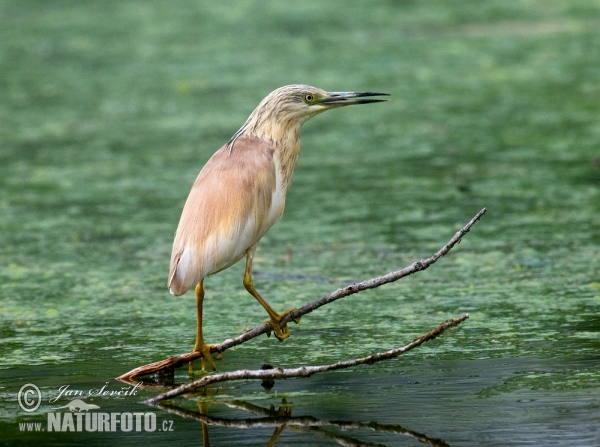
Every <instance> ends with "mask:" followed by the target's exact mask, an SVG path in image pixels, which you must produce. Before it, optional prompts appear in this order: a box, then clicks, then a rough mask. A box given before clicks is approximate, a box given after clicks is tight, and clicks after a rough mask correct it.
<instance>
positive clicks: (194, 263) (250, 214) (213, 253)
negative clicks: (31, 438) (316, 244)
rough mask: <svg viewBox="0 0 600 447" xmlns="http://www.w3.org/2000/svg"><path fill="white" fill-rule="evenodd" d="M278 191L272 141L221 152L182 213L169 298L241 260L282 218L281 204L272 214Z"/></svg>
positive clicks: (251, 140) (239, 143) (245, 142)
mask: <svg viewBox="0 0 600 447" xmlns="http://www.w3.org/2000/svg"><path fill="white" fill-rule="evenodd" d="M276 190H277V175H276V171H275V165H274V161H273V145H272V143H271V142H269V141H265V140H262V139H259V138H255V137H246V136H242V137H239V138H238V139H237V140H236V142H235V145H234V147H233V148H232V149H231V150H229V148H228V146H223V147H222V148H221V149H219V150H218V151H217V152H216V153H215V154H214V155H213V156H212V157H211V158H210V159H209V160H208V162H207V163H206V165H205V166H204V168H202V171H200V174H199V175H198V177H197V178H196V181H195V182H194V185H193V186H192V190H191V191H190V195H189V196H188V198H187V201H186V203H185V206H184V208H183V212H182V214H181V219H180V221H179V226H178V228H177V232H176V234H175V241H174V243H173V251H172V254H171V269H170V273H169V281H168V286H169V288H170V290H171V293H173V294H174V295H181V294H183V293H185V292H186V291H187V290H189V288H190V287H191V286H193V285H194V284H195V283H196V282H198V281H199V280H201V279H202V278H204V277H205V276H207V275H209V274H211V273H215V272H217V271H219V270H222V269H224V268H227V267H228V266H230V265H232V264H234V263H235V262H237V261H238V260H239V259H241V258H242V257H243V256H244V254H245V252H246V250H247V249H248V248H249V247H250V246H251V245H253V244H255V243H256V242H258V240H259V239H260V238H261V237H262V236H263V235H264V234H265V233H266V232H267V230H268V229H269V228H270V227H271V226H272V225H273V224H274V223H275V221H276V220H277V219H278V218H279V217H280V216H281V213H282V212H283V203H281V204H277V206H280V207H281V210H275V212H274V211H273V205H274V200H273V199H274V195H275V194H276ZM273 217H274V218H273Z"/></svg>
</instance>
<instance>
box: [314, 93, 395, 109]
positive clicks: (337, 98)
mask: <svg viewBox="0 0 600 447" xmlns="http://www.w3.org/2000/svg"><path fill="white" fill-rule="evenodd" d="M369 96H390V94H389V93H377V92H328V93H327V96H326V97H325V98H323V99H321V100H320V101H319V104H322V105H324V106H329V107H343V106H351V105H353V104H369V103H372V102H384V101H387V99H374V98H369Z"/></svg>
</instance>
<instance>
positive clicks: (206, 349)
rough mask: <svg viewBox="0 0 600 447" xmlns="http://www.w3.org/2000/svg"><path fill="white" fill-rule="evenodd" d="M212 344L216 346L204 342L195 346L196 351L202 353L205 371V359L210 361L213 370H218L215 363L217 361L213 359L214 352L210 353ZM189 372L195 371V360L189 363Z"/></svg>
mask: <svg viewBox="0 0 600 447" xmlns="http://www.w3.org/2000/svg"><path fill="white" fill-rule="evenodd" d="M212 346H216V345H207V344H204V343H203V344H201V345H196V346H195V347H194V352H201V353H202V357H201V362H202V371H205V361H207V362H208V363H209V365H210V367H211V368H212V370H213V371H216V370H217V366H216V365H215V362H214V361H213V358H212V354H211V353H210V348H211V347H212ZM188 372H189V373H190V374H193V372H194V361H193V360H192V361H191V362H190V363H189V365H188Z"/></svg>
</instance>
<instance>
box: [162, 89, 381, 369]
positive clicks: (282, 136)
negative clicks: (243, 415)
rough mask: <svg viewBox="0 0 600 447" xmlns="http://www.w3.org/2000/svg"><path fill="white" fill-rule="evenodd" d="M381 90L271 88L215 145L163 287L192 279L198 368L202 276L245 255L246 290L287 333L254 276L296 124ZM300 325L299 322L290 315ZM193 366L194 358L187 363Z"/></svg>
mask: <svg viewBox="0 0 600 447" xmlns="http://www.w3.org/2000/svg"><path fill="white" fill-rule="evenodd" d="M380 96H389V94H388V93H378V92H327V91H325V90H322V89H320V88H316V87H312V86H309V85H301V84H293V85H287V86H283V87H280V88H278V89H276V90H274V91H272V92H271V93H270V94H268V95H267V96H266V97H265V98H264V99H263V100H262V101H261V102H260V103H259V105H258V106H257V107H256V109H255V110H254V111H253V112H252V113H251V114H250V116H249V117H248V119H247V120H246V122H245V123H244V124H243V125H242V127H241V128H240V129H239V130H238V131H237V132H235V133H234V134H233V136H232V137H231V138H230V139H229V141H228V142H227V143H225V144H224V145H223V146H222V147H221V148H220V149H218V150H217V151H216V152H215V153H214V154H213V155H212V157H210V159H209V160H208V161H207V162H206V164H205V165H204V167H203V168H202V169H201V171H200V173H199V174H198V177H197V178H196V180H195V182H194V183H193V185H192V188H191V191H190V193H189V195H188V198H187V200H186V202H185V205H184V207H183V211H182V213H181V218H180V220H179V224H178V226H177V231H176V232H175V239H174V241H173V249H172V252H171V263H170V270H169V277H168V288H169V291H170V293H171V294H172V295H174V296H180V295H183V294H184V293H186V292H187V291H188V290H189V289H191V288H192V287H193V286H194V285H195V295H196V343H195V345H194V350H193V351H194V352H200V353H201V359H202V370H203V371H204V366H205V363H204V361H205V360H206V361H208V363H209V364H210V366H211V368H212V369H213V370H216V366H215V364H214V362H213V359H212V356H211V352H210V348H211V347H212V346H214V345H209V344H206V343H205V342H204V337H203V334H202V307H203V301H204V286H203V283H204V279H205V278H206V277H207V276H209V275H212V274H215V273H218V272H220V271H222V270H225V269H227V268H229V267H231V266H232V265H233V264H235V263H237V262H238V261H240V260H241V259H242V258H243V257H246V267H245V271H244V277H243V281H242V282H243V285H244V287H245V289H246V290H247V291H248V292H249V293H250V294H251V295H252V296H253V297H254V298H256V300H257V301H258V302H259V303H260V304H261V305H262V306H263V307H264V309H265V310H266V311H267V314H268V316H269V319H268V320H266V321H265V323H266V322H267V321H268V322H269V323H270V325H271V328H272V330H273V331H274V333H275V336H276V337H277V338H278V339H279V340H283V339H285V338H287V337H289V335H290V332H289V329H288V327H287V325H283V326H282V325H281V324H280V322H281V320H282V318H283V317H284V316H286V315H287V314H288V313H290V312H292V311H293V310H295V309H296V308H291V309H287V310H284V311H283V312H281V313H279V312H277V311H275V309H273V308H272V307H271V305H269V303H268V302H267V301H266V300H265V299H264V298H263V297H262V296H261V295H260V294H259V293H258V292H257V290H256V289H255V287H254V281H253V277H252V261H253V258H254V254H255V251H256V246H257V244H258V242H259V241H260V240H261V238H262V237H263V236H264V235H265V234H266V233H267V231H268V230H269V229H270V228H271V227H272V226H273V225H274V224H275V223H276V222H277V221H278V220H279V219H280V218H281V216H282V214H283V210H284V207H285V198H286V193H287V190H288V187H289V186H290V183H291V181H292V175H293V173H294V170H295V168H296V163H297V160H298V155H299V153H300V130H301V128H302V125H303V124H304V123H305V122H306V121H307V120H308V119H310V118H312V117H313V116H315V115H318V114H320V113H322V112H325V111H326V110H330V109H335V108H339V107H344V106H349V105H355V104H368V103H376V102H383V101H386V99H381V98H378V97H380ZM294 321H295V322H296V323H298V321H297V320H294ZM189 371H190V373H191V372H193V361H192V362H190V364H189Z"/></svg>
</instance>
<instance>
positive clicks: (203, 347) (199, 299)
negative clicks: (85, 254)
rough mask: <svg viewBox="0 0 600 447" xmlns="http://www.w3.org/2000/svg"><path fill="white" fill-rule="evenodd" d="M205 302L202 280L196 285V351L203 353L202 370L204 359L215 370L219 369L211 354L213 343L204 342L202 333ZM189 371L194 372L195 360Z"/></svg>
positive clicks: (190, 364)
mask: <svg viewBox="0 0 600 447" xmlns="http://www.w3.org/2000/svg"><path fill="white" fill-rule="evenodd" d="M203 302H204V287H202V281H200V282H199V283H198V285H197V286H196V314H197V319H196V344H195V345H194V352H201V353H202V371H204V361H205V360H206V361H208V363H209V364H210V367H211V368H212V369H213V371H216V370H217V367H216V366H215V362H213V359H212V355H211V354H210V347H211V346H213V345H207V344H205V343H204V337H203V335H202V303H203ZM188 370H189V373H190V374H191V373H193V372H194V361H193V360H192V361H191V362H190V363H189V367H188Z"/></svg>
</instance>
